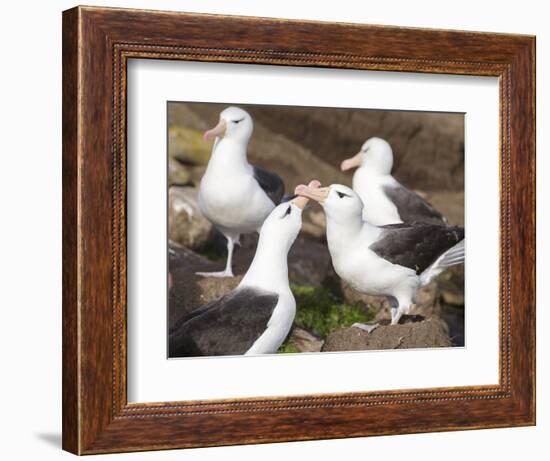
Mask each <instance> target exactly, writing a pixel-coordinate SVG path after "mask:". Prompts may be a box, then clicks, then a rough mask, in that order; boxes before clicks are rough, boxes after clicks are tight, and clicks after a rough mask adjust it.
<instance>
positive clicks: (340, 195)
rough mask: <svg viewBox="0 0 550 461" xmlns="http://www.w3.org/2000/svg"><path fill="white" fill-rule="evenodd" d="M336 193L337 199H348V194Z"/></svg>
mask: <svg viewBox="0 0 550 461" xmlns="http://www.w3.org/2000/svg"><path fill="white" fill-rule="evenodd" d="M336 193H337V194H338V197H340V198H344V197H349V195H348V194H344V193H343V192H339V191H336Z"/></svg>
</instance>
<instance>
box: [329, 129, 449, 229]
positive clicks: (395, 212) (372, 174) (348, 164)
mask: <svg viewBox="0 0 550 461" xmlns="http://www.w3.org/2000/svg"><path fill="white" fill-rule="evenodd" d="M356 167H357V170H356V171H355V173H354V174H353V190H354V191H355V192H357V194H358V195H359V197H360V198H361V200H362V201H363V203H364V204H365V208H364V209H363V218H364V219H365V220H366V221H368V222H370V223H371V224H375V225H377V226H384V225H386V224H396V223H408V224H414V223H428V224H447V219H446V218H445V217H444V216H443V215H442V214H441V213H440V212H439V211H438V210H436V209H435V208H434V207H433V206H432V205H431V204H430V203H429V202H428V201H426V200H424V199H423V198H422V197H420V196H419V195H418V194H416V193H415V192H413V191H411V190H409V189H407V188H406V187H404V186H403V185H402V184H401V183H399V181H397V180H396V179H395V178H394V177H393V176H392V174H391V171H392V167H393V151H392V148H391V146H390V144H389V143H388V142H387V141H386V140H384V139H381V138H369V139H367V140H366V141H365V143H364V144H363V146H362V147H361V150H360V151H359V152H358V153H357V154H355V155H354V156H353V157H351V158H348V159H346V160H344V161H343V162H342V164H341V166H340V168H341V170H342V171H346V170H349V169H351V168H356Z"/></svg>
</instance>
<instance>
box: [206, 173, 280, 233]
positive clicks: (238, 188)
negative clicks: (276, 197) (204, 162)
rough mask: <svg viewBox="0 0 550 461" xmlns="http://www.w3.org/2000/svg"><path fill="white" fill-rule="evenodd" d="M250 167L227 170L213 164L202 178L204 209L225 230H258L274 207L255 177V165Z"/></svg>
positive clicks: (211, 219)
mask: <svg viewBox="0 0 550 461" xmlns="http://www.w3.org/2000/svg"><path fill="white" fill-rule="evenodd" d="M247 167H248V168H239V169H237V168H234V169H232V170H225V169H223V168H221V167H220V168H218V167H215V166H214V167H211V166H209V168H208V169H207V171H206V173H205V174H204V176H203V178H202V180H201V184H200V188H199V206H200V209H201V211H202V213H203V214H204V215H205V216H206V217H207V218H208V219H209V220H210V221H212V222H213V223H214V224H215V225H216V226H218V227H220V228H221V229H222V230H223V229H228V230H233V229H234V230H237V231H239V232H252V231H255V230H257V229H258V228H259V227H260V226H261V225H262V223H263V221H264V220H265V218H266V217H267V215H268V214H269V213H270V212H271V210H272V209H273V208H274V204H273V202H271V200H270V199H269V197H267V195H266V194H265V192H264V191H263V190H262V189H261V188H260V186H259V185H258V183H257V181H256V180H255V179H254V176H253V173H252V168H251V167H250V166H249V165H247Z"/></svg>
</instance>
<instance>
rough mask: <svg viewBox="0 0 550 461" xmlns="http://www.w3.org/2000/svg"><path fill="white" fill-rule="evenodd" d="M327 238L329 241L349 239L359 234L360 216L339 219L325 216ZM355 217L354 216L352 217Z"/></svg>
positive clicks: (360, 226)
mask: <svg viewBox="0 0 550 461" xmlns="http://www.w3.org/2000/svg"><path fill="white" fill-rule="evenodd" d="M327 218H328V219H327V240H328V241H329V242H330V241H343V242H345V241H350V240H353V239H354V238H356V237H357V235H359V233H360V232H361V228H362V224H363V222H362V220H361V216H358V217H357V219H346V220H341V219H338V218H332V217H330V216H327ZM354 218H355V217H354Z"/></svg>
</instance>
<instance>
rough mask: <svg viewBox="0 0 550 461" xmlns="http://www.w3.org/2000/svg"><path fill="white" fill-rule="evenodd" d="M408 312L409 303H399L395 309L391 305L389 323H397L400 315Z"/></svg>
mask: <svg viewBox="0 0 550 461" xmlns="http://www.w3.org/2000/svg"><path fill="white" fill-rule="evenodd" d="M408 313H409V305H408V304H405V305H401V306H399V307H398V308H396V309H394V308H393V307H392V310H391V324H392V325H397V324H398V323H399V320H400V319H401V317H402V316H403V315H404V314H408Z"/></svg>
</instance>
